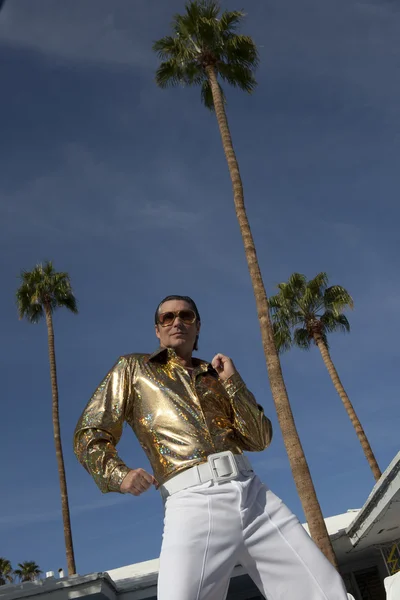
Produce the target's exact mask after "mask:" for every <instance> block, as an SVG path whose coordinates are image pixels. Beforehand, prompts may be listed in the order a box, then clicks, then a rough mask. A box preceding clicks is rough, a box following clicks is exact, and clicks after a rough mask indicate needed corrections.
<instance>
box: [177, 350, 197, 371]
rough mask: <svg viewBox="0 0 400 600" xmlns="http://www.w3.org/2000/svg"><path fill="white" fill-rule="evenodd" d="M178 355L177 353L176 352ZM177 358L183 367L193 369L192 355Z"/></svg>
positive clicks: (178, 355)
mask: <svg viewBox="0 0 400 600" xmlns="http://www.w3.org/2000/svg"><path fill="white" fill-rule="evenodd" d="M175 353H176V352H175ZM176 358H177V360H178V361H179V362H180V364H181V365H182V367H186V368H190V367H193V361H192V355H191V354H182V355H180V354H177V353H176Z"/></svg>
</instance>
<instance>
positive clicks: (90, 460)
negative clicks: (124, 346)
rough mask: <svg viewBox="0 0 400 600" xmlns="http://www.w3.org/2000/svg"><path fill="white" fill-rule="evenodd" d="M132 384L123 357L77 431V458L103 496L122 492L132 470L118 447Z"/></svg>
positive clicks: (102, 385) (98, 393)
mask: <svg viewBox="0 0 400 600" xmlns="http://www.w3.org/2000/svg"><path fill="white" fill-rule="evenodd" d="M131 381H132V379H131V367H130V365H129V362H128V360H127V359H126V358H124V357H121V358H120V359H119V360H118V361H117V363H116V364H115V365H114V367H113V368H112V369H111V371H110V372H109V373H108V374H107V375H106V377H105V378H104V379H103V381H102V382H101V384H100V385H99V387H98V388H97V390H96V391H95V393H94V394H93V396H92V397H91V399H90V400H89V403H88V404H87V406H86V408H85V410H84V411H83V413H82V415H81V417H80V419H79V421H78V424H77V426H76V429H75V434H74V452H75V455H76V457H77V459H78V460H79V462H80V463H81V464H82V465H83V466H84V467H85V469H86V470H87V471H88V472H89V473H90V474H91V475H92V477H93V479H94V480H95V482H96V484H97V485H98V487H99V488H100V490H101V491H102V492H103V493H106V492H119V491H120V485H121V483H122V480H123V479H124V477H125V476H126V475H127V473H128V472H129V471H130V469H129V468H128V467H127V466H126V464H125V463H124V462H123V460H122V459H121V458H120V457H119V456H118V453H117V450H116V446H117V444H118V442H119V440H120V438H121V435H122V427H123V424H124V421H125V416H126V411H127V406H128V402H129V403H130V401H131V399H132V398H131V397H132V390H131Z"/></svg>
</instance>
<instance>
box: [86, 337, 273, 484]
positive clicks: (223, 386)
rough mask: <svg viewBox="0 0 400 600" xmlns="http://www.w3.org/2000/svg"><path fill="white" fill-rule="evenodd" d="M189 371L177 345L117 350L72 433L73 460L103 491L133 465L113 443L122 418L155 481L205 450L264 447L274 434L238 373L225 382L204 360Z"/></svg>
mask: <svg viewBox="0 0 400 600" xmlns="http://www.w3.org/2000/svg"><path fill="white" fill-rule="evenodd" d="M193 364H194V369H193V370H192V371H191V372H190V371H188V370H187V369H185V368H184V367H183V366H182V365H180V364H179V362H178V360H177V356H176V354H175V352H174V351H173V350H171V349H166V348H160V349H159V350H157V351H156V352H155V353H154V354H151V355H149V354H129V355H127V356H122V357H121V358H120V359H119V360H118V361H117V363H116V364H115V365H114V367H113V368H112V369H111V371H110V372H109V373H108V374H107V375H106V377H105V378H104V380H103V381H102V383H101V384H100V385H99V387H98V388H97V390H96V391H95V393H94V394H93V396H92V398H91V399H90V401H89V403H88V405H87V406H86V408H85V410H84V411H83V413H82V416H81V418H80V419H79V422H78V425H77V427H76V429H75V435H74V451H75V454H76V456H77V458H78V460H79V461H80V462H81V463H82V465H83V466H84V467H85V469H86V470H87V471H88V472H89V473H90V474H91V475H92V476H93V478H94V480H95V482H96V483H97V485H98V487H99V488H100V490H101V491H102V492H112V491H115V492H119V491H120V485H121V483H122V480H123V479H124V477H125V476H126V474H127V473H128V472H129V471H130V468H129V467H127V466H126V464H125V463H124V462H123V461H122V459H121V458H120V457H119V456H118V453H117V451H116V445H117V444H118V441H119V440H120V438H121V434H122V428H123V424H124V422H127V423H128V424H129V425H130V426H131V428H132V429H133V431H134V433H135V434H136V436H137V438H138V440H139V442H140V444H141V445H142V447H143V449H144V451H145V453H146V455H147V457H148V459H149V461H150V464H151V467H152V469H153V473H154V477H155V478H156V479H157V482H158V484H159V485H161V484H162V483H164V482H165V481H167V480H168V479H169V478H170V477H172V476H173V475H176V474H178V473H179V472H181V471H183V470H185V469H188V468H190V467H193V466H194V465H196V464H199V463H202V462H205V461H206V460H207V456H208V455H209V454H213V453H215V452H222V451H225V450H230V451H231V452H233V453H234V454H241V453H242V452H243V451H244V450H247V451H256V452H257V451H261V450H264V449H265V448H266V447H267V446H268V445H269V444H270V442H271V438H272V427H271V422H270V421H269V419H267V417H265V415H264V412H263V409H262V407H261V406H259V405H258V404H257V403H256V401H255V399H254V396H253V394H252V393H251V392H250V391H249V390H248V389H247V387H246V385H245V383H244V382H243V380H242V378H241V377H240V375H239V373H235V374H234V375H232V376H231V377H230V378H229V379H228V380H227V381H225V382H222V381H221V379H220V378H219V377H218V374H217V373H216V371H214V369H213V368H212V367H211V365H210V364H209V363H207V362H204V361H201V360H198V359H193Z"/></svg>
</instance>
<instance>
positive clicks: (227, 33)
mask: <svg viewBox="0 0 400 600" xmlns="http://www.w3.org/2000/svg"><path fill="white" fill-rule="evenodd" d="M243 17H244V13H243V12H242V11H232V12H228V11H224V12H222V13H221V11H220V7H219V5H218V3H217V2H214V1H212V0H203V1H202V0H199V1H191V2H188V3H187V4H186V12H185V14H183V15H176V16H175V17H174V20H173V23H172V30H173V34H172V35H170V36H167V37H164V38H162V39H160V40H159V41H157V42H155V43H154V46H153V49H154V51H155V52H156V53H157V54H158V57H159V59H160V60H161V64H160V66H159V68H158V70H157V74H156V83H157V84H158V85H159V86H160V87H161V88H167V87H169V86H176V85H183V86H192V85H200V86H201V99H202V101H203V104H204V105H205V106H206V107H207V108H209V109H210V110H213V111H215V115H216V117H217V122H218V127H219V131H220V134H221V139H222V146H223V149H224V153H225V156H226V160H227V163H228V169H229V174H230V177H231V181H232V186H233V199H234V205H235V211H236V216H237V219H238V222H239V227H240V232H241V234H242V238H243V244H244V250H245V254H246V259H247V264H248V268H249V271H250V277H251V281H252V284H253V290H254V296H255V300H256V306H257V313H258V318H259V321H260V328H261V337H262V343H263V348H264V354H265V358H266V363H267V369H268V376H269V381H270V385H271V390H272V396H273V399H274V402H275V407H276V411H277V415H278V420H279V424H280V427H281V430H282V435H283V440H284V443H285V446H286V451H287V453H288V457H289V462H290V466H291V469H292V473H293V477H294V481H295V484H296V487H297V491H298V494H299V497H300V500H301V503H302V506H303V510H304V514H305V517H306V519H307V522H308V525H309V529H310V533H311V535H312V537H313V539H314V541H315V542H316V543H317V544H318V546H319V547H320V548H321V550H322V551H323V552H324V554H325V555H326V556H327V557H328V558H329V560H330V561H331V562H332V563H333V564H334V565H336V558H335V554H334V551H333V548H332V544H331V541H330V539H329V535H328V532H327V529H326V525H325V522H324V519H323V516H322V511H321V507H320V505H319V502H318V499H317V495H316V493H315V489H314V484H313V482H312V479H311V474H310V471H309V468H308V464H307V461H306V458H305V455H304V451H303V448H302V446H301V442H300V439H299V435H298V433H297V430H296V425H295V422H294V418H293V413H292V409H291V406H290V402H289V398H288V394H287V391H286V386H285V382H284V380H283V375H282V370H281V365H280V361H279V356H278V352H277V350H276V347H275V343H274V334H273V328H272V322H271V319H270V314H269V305H268V299H267V295H266V292H265V287H264V283H263V279H262V276H261V271H260V267H259V264H258V260H257V254H256V248H255V245H254V240H253V235H252V232H251V229H250V225H249V221H248V218H247V214H246V209H245V204H244V194H243V185H242V180H241V176H240V171H239V164H238V161H237V158H236V154H235V151H234V148H233V143H232V138H231V133H230V130H229V125H228V120H227V115H226V111H225V104H226V99H225V96H224V92H223V89H222V87H221V84H220V81H221V80H222V82H224V83H226V84H229V85H231V86H233V87H237V88H239V89H241V90H243V91H245V92H248V93H251V92H253V90H254V89H255V87H256V85H257V82H256V80H255V76H254V71H255V68H256V67H257V65H258V60H259V58H258V52H257V48H256V46H255V44H254V42H253V40H252V39H251V38H250V37H248V36H245V35H240V34H238V33H237V30H238V27H239V25H240V23H241V21H242V19H243Z"/></svg>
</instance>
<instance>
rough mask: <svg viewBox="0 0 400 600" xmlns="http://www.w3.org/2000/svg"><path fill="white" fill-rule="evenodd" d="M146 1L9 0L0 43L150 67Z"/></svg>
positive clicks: (68, 56) (1, 22) (69, 57)
mask: <svg viewBox="0 0 400 600" xmlns="http://www.w3.org/2000/svg"><path fill="white" fill-rule="evenodd" d="M149 4H151V2H148V0H135V1H134V2H127V1H126V0H114V1H113V2H110V1H109V0H68V2H63V1H62V0H35V1H30V0H28V1H26V0H12V1H11V2H6V4H5V6H4V9H3V11H2V14H1V16H0V41H3V42H5V43H7V44H11V45H14V46H18V47H25V48H27V49H31V50H36V51H38V52H41V53H43V54H44V55H48V56H50V57H52V58H56V59H57V58H58V59H61V60H72V61H87V62H95V63H110V64H113V63H114V64H119V65H128V66H135V67H140V68H145V69H146V68H149V67H151V66H152V65H153V63H154V56H153V54H152V49H151V38H150V40H149V39H148V37H147V35H146V31H147V29H148V28H146V26H145V24H146V23H147V24H150V23H151V22H152V19H151V18H150V12H149Z"/></svg>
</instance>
